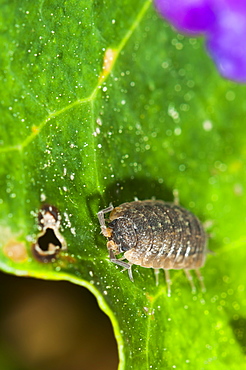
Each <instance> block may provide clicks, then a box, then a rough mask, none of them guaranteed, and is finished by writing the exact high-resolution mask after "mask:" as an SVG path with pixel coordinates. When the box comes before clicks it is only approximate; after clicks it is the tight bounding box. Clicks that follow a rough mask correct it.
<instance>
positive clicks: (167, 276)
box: [164, 270, 172, 297]
mask: <svg viewBox="0 0 246 370" xmlns="http://www.w3.org/2000/svg"><path fill="white" fill-rule="evenodd" d="M164 272H165V279H166V283H167V296H168V297H171V284H172V282H171V279H170V273H169V270H164Z"/></svg>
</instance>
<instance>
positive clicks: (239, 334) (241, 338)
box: [230, 316, 246, 354]
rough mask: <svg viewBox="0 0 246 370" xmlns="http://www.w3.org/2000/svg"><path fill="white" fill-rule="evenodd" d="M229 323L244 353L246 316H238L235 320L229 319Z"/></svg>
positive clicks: (245, 346)
mask: <svg viewBox="0 0 246 370" xmlns="http://www.w3.org/2000/svg"><path fill="white" fill-rule="evenodd" d="M230 325H231V327H232V329H233V333H234V335H235V338H236V340H237V342H238V343H239V345H240V346H241V348H242V351H243V353H244V354H246V318H245V317H242V316H240V317H239V318H238V319H237V320H231V321H230Z"/></svg>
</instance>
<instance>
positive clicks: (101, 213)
mask: <svg viewBox="0 0 246 370" xmlns="http://www.w3.org/2000/svg"><path fill="white" fill-rule="evenodd" d="M113 209H114V206H113V204H112V203H110V204H109V206H108V207H107V208H104V209H102V210H101V211H99V212H98V213H97V217H98V220H99V223H100V226H101V230H102V233H103V235H105V234H106V229H107V227H106V225H105V218H104V214H105V213H108V212H111V211H112V210H113ZM105 236H107V235H105Z"/></svg>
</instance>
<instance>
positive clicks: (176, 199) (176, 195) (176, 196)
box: [173, 189, 179, 206]
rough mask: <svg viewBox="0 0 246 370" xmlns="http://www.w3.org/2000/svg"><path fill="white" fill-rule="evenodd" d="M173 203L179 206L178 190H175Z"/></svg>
mask: <svg viewBox="0 0 246 370" xmlns="http://www.w3.org/2000/svg"><path fill="white" fill-rule="evenodd" d="M173 198H174V199H173V203H174V204H176V205H177V206H179V191H178V189H173Z"/></svg>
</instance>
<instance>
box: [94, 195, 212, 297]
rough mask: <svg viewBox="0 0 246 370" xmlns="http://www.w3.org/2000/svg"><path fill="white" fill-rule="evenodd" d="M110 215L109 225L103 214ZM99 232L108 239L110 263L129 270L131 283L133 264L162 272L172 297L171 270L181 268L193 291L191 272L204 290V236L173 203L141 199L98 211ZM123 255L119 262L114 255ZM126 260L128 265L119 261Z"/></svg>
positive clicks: (195, 220)
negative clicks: (202, 274)
mask: <svg viewBox="0 0 246 370" xmlns="http://www.w3.org/2000/svg"><path fill="white" fill-rule="evenodd" d="M108 212H111V213H110V215H109V220H106V221H107V222H108V226H106V225H105V219H104V214H105V213H108ZM97 215H98V219H99V222H100V225H101V230H102V233H103V235H104V236H105V237H107V238H108V242H107V248H108V251H109V257H110V260H111V261H112V262H113V263H115V264H117V265H119V266H122V267H124V269H128V273H129V277H130V279H131V280H132V281H133V277H132V271H131V266H132V265H133V264H135V265H140V266H142V267H152V268H154V269H155V272H156V277H157V273H158V272H159V269H164V271H165V275H166V282H167V292H168V295H169V296H170V294H171V287H170V286H171V280H170V276H169V270H170V269H176V270H177V269H184V271H185V273H186V276H187V278H188V280H189V281H190V284H191V287H192V291H193V292H195V286H194V283H193V280H192V275H191V274H190V271H189V270H191V269H194V270H195V271H196V273H197V276H198V278H199V280H200V282H201V286H202V289H203V290H205V287H204V284H203V278H202V276H201V274H200V272H199V270H198V269H199V268H200V267H202V266H203V265H204V262H205V258H206V253H207V236H206V233H205V231H204V229H203V226H202V224H201V222H200V221H199V219H198V218H197V217H196V216H195V215H194V214H193V213H191V212H190V211H188V210H186V209H185V208H183V207H180V206H179V205H177V204H176V203H169V202H164V201H162V200H143V201H133V202H129V203H123V204H121V205H119V206H118V207H115V208H114V207H113V205H112V204H110V206H109V207H107V208H105V209H103V210H101V211H99V212H98V214H97ZM120 253H124V254H123V257H122V258H120V259H117V258H116V255H118V254H120ZM123 259H126V260H127V261H128V263H126V262H124V261H122V260H123Z"/></svg>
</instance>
